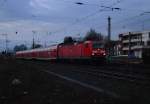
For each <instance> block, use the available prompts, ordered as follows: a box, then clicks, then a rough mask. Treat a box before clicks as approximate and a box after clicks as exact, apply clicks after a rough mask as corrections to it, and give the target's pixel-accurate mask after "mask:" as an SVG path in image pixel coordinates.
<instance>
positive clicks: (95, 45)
mask: <svg viewBox="0 0 150 104" xmlns="http://www.w3.org/2000/svg"><path fill="white" fill-rule="evenodd" d="M93 48H104V45H103V44H101V43H93Z"/></svg>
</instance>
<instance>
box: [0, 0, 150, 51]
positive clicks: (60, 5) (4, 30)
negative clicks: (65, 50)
mask: <svg viewBox="0 0 150 104" xmlns="http://www.w3.org/2000/svg"><path fill="white" fill-rule="evenodd" d="M76 2H82V3H84V5H77V4H76ZM149 5H150V0H0V34H8V40H9V47H10V48H12V47H13V46H14V45H19V44H21V43H24V44H27V45H30V44H31V41H32V38H33V33H34V37H35V40H36V42H38V43H40V44H45V43H46V44H47V45H50V44H54V43H55V42H61V41H62V40H63V38H64V37H65V36H73V37H80V36H82V37H83V36H84V35H85V33H86V32H87V31H88V30H90V28H93V29H95V30H96V31H97V32H101V33H102V34H104V35H107V18H108V16H110V17H111V18H112V39H118V34H119V33H122V32H129V31H143V30H150V25H149V23H150V6H149ZM106 7H109V8H106ZM110 8H120V9H119V10H113V11H112V9H110ZM16 32H18V34H16ZM77 34H80V35H77ZM4 40H5V37H4V36H3V35H0V44H1V45H0V49H2V48H4V47H5V42H4Z"/></svg>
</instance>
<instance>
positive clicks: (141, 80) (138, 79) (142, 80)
mask: <svg viewBox="0 0 150 104" xmlns="http://www.w3.org/2000/svg"><path fill="white" fill-rule="evenodd" d="M72 71H75V72H79V73H85V74H89V75H94V76H98V77H106V78H112V79H117V80H124V81H129V82H132V83H137V84H149V83H150V78H146V77H143V76H141V75H131V74H124V73H120V72H110V71H104V70H86V71H85V70H72Z"/></svg>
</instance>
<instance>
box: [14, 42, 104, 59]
mask: <svg viewBox="0 0 150 104" xmlns="http://www.w3.org/2000/svg"><path fill="white" fill-rule="evenodd" d="M16 57H17V58H25V59H44V60H57V59H59V60H63V59H105V57H106V51H105V49H104V45H103V44H102V43H100V42H98V41H85V42H77V43H76V42H75V43H69V44H64V43H62V44H58V45H53V46H50V47H48V48H40V49H32V50H26V51H20V52H16Z"/></svg>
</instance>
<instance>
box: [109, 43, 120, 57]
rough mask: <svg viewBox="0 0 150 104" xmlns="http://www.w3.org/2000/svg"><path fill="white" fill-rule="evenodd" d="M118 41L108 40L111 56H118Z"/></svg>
mask: <svg viewBox="0 0 150 104" xmlns="http://www.w3.org/2000/svg"><path fill="white" fill-rule="evenodd" d="M119 50H120V41H118V40H116V41H115V40H113V41H111V42H110V55H111V56H118V55H120V54H121V53H120V51H119Z"/></svg>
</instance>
